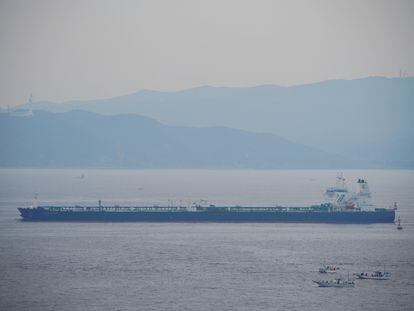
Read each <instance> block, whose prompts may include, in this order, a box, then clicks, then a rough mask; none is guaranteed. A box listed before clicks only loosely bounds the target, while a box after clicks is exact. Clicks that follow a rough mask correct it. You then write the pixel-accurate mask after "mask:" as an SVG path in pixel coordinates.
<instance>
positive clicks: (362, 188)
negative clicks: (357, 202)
mask: <svg viewBox="0 0 414 311" xmlns="http://www.w3.org/2000/svg"><path fill="white" fill-rule="evenodd" d="M357 183H358V194H359V195H360V196H363V197H367V198H370V197H371V191H370V190H369V187H368V183H367V182H366V180H365V179H361V178H359V179H358V182H357Z"/></svg>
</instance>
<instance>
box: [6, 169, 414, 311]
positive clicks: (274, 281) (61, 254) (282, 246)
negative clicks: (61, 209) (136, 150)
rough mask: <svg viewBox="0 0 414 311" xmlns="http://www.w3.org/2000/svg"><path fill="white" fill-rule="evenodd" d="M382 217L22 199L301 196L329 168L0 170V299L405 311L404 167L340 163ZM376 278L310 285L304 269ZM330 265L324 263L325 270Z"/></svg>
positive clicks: (48, 304) (411, 303)
mask: <svg viewBox="0 0 414 311" xmlns="http://www.w3.org/2000/svg"><path fill="white" fill-rule="evenodd" d="M343 173H344V176H345V177H346V178H347V181H348V185H349V187H350V188H352V186H354V182H355V180H356V179H358V178H365V179H366V180H368V182H369V184H370V188H371V190H372V192H373V196H374V202H375V203H376V204H377V205H379V206H383V207H388V206H390V205H392V204H393V202H394V201H397V202H398V205H399V207H398V216H400V217H401V219H402V224H403V226H404V230H402V231H398V230H396V227H395V225H393V224H374V225H334V224H258V223H251V224H217V223H184V224H182V223H54V222H51V223H30V222H21V221H20V220H19V215H18V212H17V210H16V207H19V206H27V205H32V204H33V195H34V193H38V194H39V195H38V201H39V204H88V205H95V204H96V205H97V204H98V200H99V199H101V200H102V202H103V204H104V205H105V204H108V205H109V204H119V205H127V204H188V205H189V204H191V203H193V202H197V201H199V200H206V201H208V202H210V203H212V204H231V205H256V204H266V205H275V204H279V205H310V204H314V203H319V202H321V201H323V191H324V189H325V188H326V187H328V186H331V185H334V183H335V176H336V174H337V172H336V171H327V170H322V171H319V170H293V171H292V170H289V171H277V170H276V171H209V170H142V171H139V170H31V169H17V170H14V169H10V170H9V169H2V170H0V310H42V311H46V310H71V311H74V310H82V311H83V310H413V309H414V171H403V170H399V171H390V170H386V171H384V170H379V171H377V170H367V171H353V170H352V171H344V172H343ZM324 263H327V264H328V263H330V264H336V265H339V266H340V271H341V272H340V273H339V275H340V276H342V277H345V278H346V277H348V274H349V275H350V276H352V273H354V272H360V271H373V270H378V269H379V270H382V269H384V266H385V269H386V270H387V271H390V272H391V273H392V279H391V280H389V281H370V280H365V281H362V280H361V281H357V283H356V286H355V288H343V289H335V288H318V287H317V286H316V284H314V283H312V280H314V279H320V278H329V276H328V277H323V276H321V275H319V274H318V273H317V272H316V270H317V269H318V268H319V267H320V266H321V265H322V264H324ZM332 277H333V276H332Z"/></svg>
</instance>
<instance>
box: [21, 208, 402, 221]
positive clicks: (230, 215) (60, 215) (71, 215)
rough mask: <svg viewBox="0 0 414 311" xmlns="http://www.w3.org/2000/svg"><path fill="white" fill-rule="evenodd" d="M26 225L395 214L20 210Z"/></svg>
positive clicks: (385, 216)
mask: <svg viewBox="0 0 414 311" xmlns="http://www.w3.org/2000/svg"><path fill="white" fill-rule="evenodd" d="M19 211H20V213H21V216H22V218H23V220H26V221H90V222H94V221H104V222H309V223H349V224H367V223H392V222H394V218H395V212H394V211H376V212H368V211H367V212H320V211H318V212H286V211H284V212H213V211H206V212H95V211H93V212H76V211H67V212H49V211H33V210H31V211H30V210H29V209H25V208H19Z"/></svg>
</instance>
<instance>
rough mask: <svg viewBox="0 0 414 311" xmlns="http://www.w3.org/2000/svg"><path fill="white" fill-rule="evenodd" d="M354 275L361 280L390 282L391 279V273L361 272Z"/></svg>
mask: <svg viewBox="0 0 414 311" xmlns="http://www.w3.org/2000/svg"><path fill="white" fill-rule="evenodd" d="M354 275H355V276H356V277H357V278H358V279H361V280H389V279H390V277H391V273H389V272H385V271H384V272H382V271H374V272H370V273H367V272H361V273H354Z"/></svg>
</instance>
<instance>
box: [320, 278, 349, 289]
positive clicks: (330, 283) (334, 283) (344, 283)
mask: <svg viewBox="0 0 414 311" xmlns="http://www.w3.org/2000/svg"><path fill="white" fill-rule="evenodd" d="M312 281H313V282H314V283H316V284H318V286H319V287H339V288H344V287H355V282H354V281H353V280H349V279H348V280H344V279H341V278H337V279H333V280H318V281H315V280H312Z"/></svg>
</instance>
